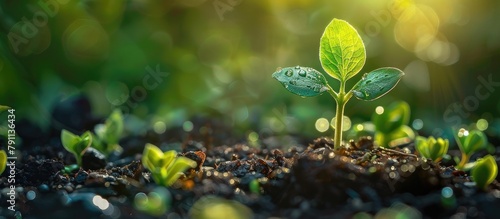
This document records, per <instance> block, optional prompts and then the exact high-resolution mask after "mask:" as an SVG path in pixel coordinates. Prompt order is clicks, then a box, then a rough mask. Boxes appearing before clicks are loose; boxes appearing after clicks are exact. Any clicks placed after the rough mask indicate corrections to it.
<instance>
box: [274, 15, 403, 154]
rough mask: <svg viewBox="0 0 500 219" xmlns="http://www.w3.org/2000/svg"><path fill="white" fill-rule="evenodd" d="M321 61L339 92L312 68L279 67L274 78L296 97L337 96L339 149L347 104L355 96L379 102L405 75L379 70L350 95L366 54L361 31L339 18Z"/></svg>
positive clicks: (326, 34) (324, 45) (328, 30)
mask: <svg viewBox="0 0 500 219" xmlns="http://www.w3.org/2000/svg"><path fill="white" fill-rule="evenodd" d="M319 58H320V61H321V66H322V67H323V69H324V70H325V71H326V73H327V74H328V75H329V76H331V77H333V78H335V79H337V80H338V81H340V87H339V89H338V90H336V91H335V90H334V89H333V88H332V87H331V86H330V85H329V84H328V83H327V81H326V78H325V77H324V76H323V75H322V74H321V73H320V72H319V71H317V70H315V69H313V68H309V67H300V66H296V67H287V68H278V70H277V71H276V72H274V73H273V75H272V76H273V78H275V79H276V80H278V81H279V82H280V83H281V84H282V85H283V86H284V87H285V88H286V89H287V90H288V91H290V92H292V93H293V94H296V95H299V96H303V97H312V96H316V95H319V94H322V93H324V92H328V93H329V94H330V95H331V96H332V97H333V99H334V100H335V102H336V103H337V109H336V115H335V127H336V128H335V134H334V140H335V143H334V144H335V145H334V147H335V149H339V148H340V146H341V142H342V126H343V124H342V122H343V121H342V120H343V117H344V107H345V105H346V103H347V101H349V99H351V97H352V96H355V97H356V98H358V99H360V100H365V101H370V100H375V99H377V98H379V97H381V96H383V95H385V94H386V93H388V92H389V91H390V90H392V88H394V86H396V84H397V83H398V82H399V80H400V79H401V77H402V76H403V75H404V73H403V72H402V71H401V70H399V69H397V68H390V67H386V68H379V69H376V70H373V71H371V72H369V73H366V74H364V75H363V78H362V79H361V80H360V81H358V82H357V83H356V84H355V85H354V86H353V87H352V88H351V89H350V90H349V91H347V92H346V83H347V80H349V79H351V78H352V77H354V76H355V75H356V74H358V73H359V71H360V70H361V68H363V66H364V64H365V61H366V51H365V46H364V44H363V41H362V40H361V37H360V36H359V34H358V32H357V31H356V30H355V29H354V28H353V27H352V26H351V25H350V24H349V23H347V22H346V21H343V20H339V19H333V20H332V21H331V22H330V24H328V26H327V27H326V29H325V31H324V33H323V35H322V36H321V39H320V48H319Z"/></svg>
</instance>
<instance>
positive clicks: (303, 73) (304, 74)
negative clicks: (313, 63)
mask: <svg viewBox="0 0 500 219" xmlns="http://www.w3.org/2000/svg"><path fill="white" fill-rule="evenodd" d="M299 75H300V76H302V77H305V76H306V71H305V70H304V69H300V70H299Z"/></svg>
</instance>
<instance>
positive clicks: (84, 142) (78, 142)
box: [61, 129, 92, 166]
mask: <svg viewBox="0 0 500 219" xmlns="http://www.w3.org/2000/svg"><path fill="white" fill-rule="evenodd" d="M61 142H62V145H63V146H64V148H65V149H66V150H67V151H69V152H71V153H72V154H73V155H75V158H76V163H77V164H78V166H82V156H83V154H84V153H85V150H87V148H88V147H90V144H92V134H91V133H90V132H89V131H86V132H85V133H83V134H82V135H81V136H78V135H75V134H73V133H71V132H69V131H67V130H65V129H63V130H62V132H61Z"/></svg>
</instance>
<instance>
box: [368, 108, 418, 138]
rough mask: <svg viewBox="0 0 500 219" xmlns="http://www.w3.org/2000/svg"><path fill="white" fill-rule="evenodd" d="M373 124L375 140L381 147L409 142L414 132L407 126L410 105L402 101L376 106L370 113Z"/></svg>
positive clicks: (413, 136)
mask: <svg viewBox="0 0 500 219" xmlns="http://www.w3.org/2000/svg"><path fill="white" fill-rule="evenodd" d="M372 122H373V124H374V125H375V139H374V140H375V142H376V143H377V144H378V145H380V146H381V147H394V146H397V145H401V144H405V143H409V142H410V141H411V140H413V139H414V138H415V133H414V132H413V130H412V129H411V128H410V127H409V126H408V123H409V122H410V105H409V104H408V103H406V102H404V101H396V102H393V103H391V104H390V105H389V106H387V107H382V106H378V107H377V108H376V109H375V112H374V113H373V115H372Z"/></svg>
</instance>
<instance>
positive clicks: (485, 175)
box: [471, 155, 498, 189]
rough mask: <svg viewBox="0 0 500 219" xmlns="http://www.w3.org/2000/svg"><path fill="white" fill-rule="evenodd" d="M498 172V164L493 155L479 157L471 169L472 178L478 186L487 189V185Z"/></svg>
mask: <svg viewBox="0 0 500 219" xmlns="http://www.w3.org/2000/svg"><path fill="white" fill-rule="evenodd" d="M497 174H498V166H497V162H496V161H495V158H494V157H493V156H491V155H486V156H485V157H483V158H481V159H478V160H477V161H476V165H475V166H474V168H473V169H472V171H471V175H472V178H473V180H474V182H476V185H477V187H479V188H481V189H486V187H487V186H488V185H489V184H490V183H492V182H493V180H495V178H496V177H497Z"/></svg>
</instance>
